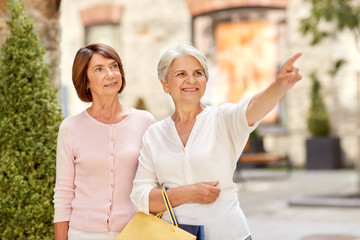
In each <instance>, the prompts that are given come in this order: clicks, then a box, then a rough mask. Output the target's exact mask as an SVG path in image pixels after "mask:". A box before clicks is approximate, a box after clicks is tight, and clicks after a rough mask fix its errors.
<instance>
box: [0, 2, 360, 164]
mask: <svg viewBox="0 0 360 240" xmlns="http://www.w3.org/2000/svg"><path fill="white" fill-rule="evenodd" d="M23 1H24V3H25V6H26V11H27V12H28V14H29V16H30V17H31V18H33V19H34V23H35V29H36V31H37V32H38V33H39V35H40V40H41V42H42V43H43V45H44V47H45V49H46V50H47V54H46V56H45V58H46V61H47V62H48V63H49V65H50V67H51V81H52V84H53V85H54V86H55V87H59V86H60V83H61V86H63V87H64V88H65V89H66V91H65V94H66V95H63V96H64V100H66V102H65V103H64V104H63V106H65V109H66V110H67V115H74V114H77V113H79V112H81V111H83V110H84V109H85V108H86V107H88V106H89V104H85V103H82V102H81V101H80V100H78V98H77V96H76V93H75V90H74V88H73V85H72V80H71V67H72V62H73V59H74V56H75V53H76V51H77V50H78V49H79V48H80V47H83V46H84V45H85V44H87V43H89V41H90V42H92V41H102V42H105V43H108V44H110V45H113V46H114V48H116V50H117V51H118V52H119V54H120V56H121V58H122V60H123V63H124V68H125V74H126V78H127V87H126V89H125V91H124V92H123V94H121V96H120V99H121V101H122V102H123V103H125V104H127V105H129V106H135V105H136V103H137V100H138V99H139V98H140V97H142V98H143V99H144V100H145V105H146V107H147V109H148V110H149V111H150V112H152V113H153V114H154V115H155V117H156V118H157V119H158V120H161V119H163V118H165V117H166V116H168V115H169V114H171V112H172V111H173V106H172V102H171V100H170V98H169V96H167V95H166V94H165V93H164V92H163V91H162V88H161V85H160V83H159V81H158V79H157V73H156V66H157V62H158V60H159V58H160V56H161V54H162V53H163V52H164V51H165V50H166V49H167V48H168V47H170V46H174V45H175V44H177V43H179V42H190V41H191V40H192V37H193V36H192V26H191V25H192V18H191V14H190V12H189V8H188V5H187V2H186V0H171V1H168V0H62V1H61V8H60V25H59V11H57V8H56V6H57V4H58V3H59V1H54V0H47V1H45V2H44V0H23ZM0 3H1V2H0ZM101 4H110V5H114V6H121V8H122V10H121V13H120V14H121V18H119V20H118V23H116V24H113V25H111V26H110V25H109V24H108V25H106V26H103V25H101V24H97V25H94V26H93V28H92V29H91V31H89V28H87V26H85V25H86V24H85V23H84V20H83V19H82V15H81V12H82V11H84V10H86V9H89V8H91V7H94V6H98V5H101ZM308 14H309V6H308V5H307V4H306V3H304V1H303V0H291V1H288V5H287V11H286V24H285V29H284V31H285V32H284V33H283V34H284V35H285V38H284V40H282V42H281V44H280V48H281V49H279V51H280V52H281V54H280V55H279V57H280V59H279V62H284V61H285V60H286V58H288V57H290V56H291V55H292V54H294V53H296V52H302V53H303V56H302V57H301V58H300V59H299V61H298V62H297V65H298V66H299V67H300V69H301V72H302V74H303V80H302V82H301V83H299V84H297V86H295V88H293V89H291V90H289V91H288V93H287V94H286V96H285V98H284V109H285V111H284V116H283V117H284V123H283V126H282V128H281V129H280V130H279V128H278V127H277V126H270V127H269V126H266V127H264V131H263V133H264V134H265V148H266V150H267V151H275V152H276V151H279V152H286V153H288V154H289V155H290V158H291V160H292V162H293V163H294V164H295V165H298V166H303V165H304V164H305V161H306V155H305V154H306V149H305V140H306V139H307V138H308V137H309V134H308V132H307V129H306V115H307V111H308V107H309V105H310V97H309V94H310V87H311V80H310V78H309V74H310V73H311V72H312V71H316V72H317V73H318V76H319V78H320V81H321V84H322V93H323V95H324V97H325V103H326V105H327V107H328V109H329V112H330V116H331V124H332V131H333V134H334V135H338V136H340V137H341V147H342V151H343V156H344V161H345V164H346V165H348V166H351V165H352V164H353V163H354V162H355V161H359V160H358V158H357V157H358V151H359V149H358V147H357V146H358V145H357V143H358V135H357V134H358V130H357V129H358V128H359V125H358V114H357V111H358V109H359V90H358V86H359V82H360V80H359V65H358V62H359V60H360V59H359V50H358V49H357V48H356V47H355V46H356V44H355V42H354V40H353V38H352V35H351V34H350V33H349V32H343V33H341V34H340V35H339V37H338V38H337V39H335V40H331V39H326V40H325V41H324V42H322V43H321V44H320V45H317V46H315V47H311V46H310V45H309V42H310V41H309V40H310V39H309V37H304V36H302V35H301V34H300V33H299V32H298V28H299V25H298V23H299V20H300V19H301V18H303V17H306V16H307V15H308ZM7 18H8V16H7V14H6V12H5V9H4V7H3V5H1V4H0V44H1V43H2V42H3V41H4V39H5V37H6V34H7V26H6V20H7ZM102 26H103V27H102ZM110 28H111V29H113V30H111V31H109V29H110ZM115 28H118V31H117V34H113V35H111V33H109V32H113V31H115V30H114V29H115ZM60 29H61V31H60ZM196 34H197V33H194V35H196ZM86 36H87V38H86ZM109 36H110V37H109ZM59 44H60V48H59ZM59 49H60V50H59ZM60 53H61V54H60ZM339 58H345V59H346V60H347V64H346V65H345V66H344V67H343V68H342V69H341V70H340V71H339V72H338V74H337V75H336V76H335V77H334V78H331V77H329V75H328V74H327V72H328V70H329V69H330V68H331V64H333V62H334V61H336V60H338V59H339ZM59 63H60V65H59ZM211 91H216V89H215V90H214V89H212V90H211Z"/></svg>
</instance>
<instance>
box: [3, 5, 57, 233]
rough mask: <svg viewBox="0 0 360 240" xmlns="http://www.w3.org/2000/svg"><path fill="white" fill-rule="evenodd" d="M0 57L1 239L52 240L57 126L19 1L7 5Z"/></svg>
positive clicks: (44, 70) (40, 51)
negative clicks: (7, 32) (4, 32)
mask: <svg viewBox="0 0 360 240" xmlns="http://www.w3.org/2000/svg"><path fill="white" fill-rule="evenodd" d="M6 7H7V9H8V11H9V13H10V20H9V21H8V26H9V29H10V35H9V36H8V37H7V39H6V41H5V43H4V44H3V46H2V49H1V57H0V103H1V104H0V193H1V196H0V239H4V240H6V239H11V240H13V239H52V238H53V224H52V221H53V205H52V197H53V188H54V183H55V162H56V161H55V159H56V141H57V132H58V127H59V125H60V123H61V121H62V114H61V109H60V106H59V104H58V101H57V99H56V90H55V89H53V88H51V87H50V80H49V69H48V67H47V65H46V64H45V63H44V60H43V57H44V54H45V50H44V48H43V47H42V45H41V44H40V42H39V39H38V37H37V35H36V34H35V33H34V30H33V23H32V22H31V21H30V20H29V19H28V18H27V16H26V15H25V11H24V5H23V4H22V3H21V2H20V0H8V1H7V2H6Z"/></svg>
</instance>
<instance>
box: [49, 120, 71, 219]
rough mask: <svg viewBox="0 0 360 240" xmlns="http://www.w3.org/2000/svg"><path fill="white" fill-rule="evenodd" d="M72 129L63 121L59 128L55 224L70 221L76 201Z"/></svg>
mask: <svg viewBox="0 0 360 240" xmlns="http://www.w3.org/2000/svg"><path fill="white" fill-rule="evenodd" d="M70 132H71V131H70V128H69V127H68V126H67V124H66V122H65V121H63V122H62V124H61V125H60V128H59V134H58V140H57V153H56V182H55V189H54V200H53V203H54V209H55V213H54V223H56V222H64V221H69V220H70V215H71V211H72V208H71V202H72V200H73V199H74V191H75V190H74V189H75V186H74V172H75V169H74V154H73V150H72V149H73V148H72V142H71V138H70Z"/></svg>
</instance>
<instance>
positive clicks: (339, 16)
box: [300, 0, 360, 190]
mask: <svg viewBox="0 0 360 240" xmlns="http://www.w3.org/2000/svg"><path fill="white" fill-rule="evenodd" d="M304 1H305V2H309V3H310V4H311V10H310V15H309V16H308V17H306V18H303V19H301V20H300V32H302V33H303V35H311V37H312V40H311V44H312V45H316V44H319V43H320V42H321V41H322V40H323V39H325V38H328V37H336V36H337V34H338V33H339V32H341V31H344V30H349V31H350V32H351V33H352V34H353V36H354V40H355V41H356V47H357V50H358V52H360V45H359V39H360V2H359V1H357V0H304ZM339 61H342V60H339ZM339 61H338V62H339ZM343 64H344V62H342V63H340V66H339V67H341V65H343ZM339 67H338V68H337V67H336V65H335V68H334V70H335V73H336V71H337V70H338V69H339ZM330 74H331V73H330ZM332 76H334V75H332ZM355 166H356V170H357V173H358V183H357V185H358V189H359V190H360V159H358V162H357V164H355Z"/></svg>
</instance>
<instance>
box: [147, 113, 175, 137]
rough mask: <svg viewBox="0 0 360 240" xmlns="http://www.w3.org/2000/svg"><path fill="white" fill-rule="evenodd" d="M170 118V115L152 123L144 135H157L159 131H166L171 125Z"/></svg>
mask: <svg viewBox="0 0 360 240" xmlns="http://www.w3.org/2000/svg"><path fill="white" fill-rule="evenodd" d="M170 121H171V119H170V117H167V118H165V119H163V120H160V121H158V122H155V123H154V124H152V125H151V126H150V127H149V128H148V130H147V131H146V135H148V136H152V135H158V134H161V133H165V134H166V133H168V132H169V131H170V130H169V129H170V127H171V122H170Z"/></svg>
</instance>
